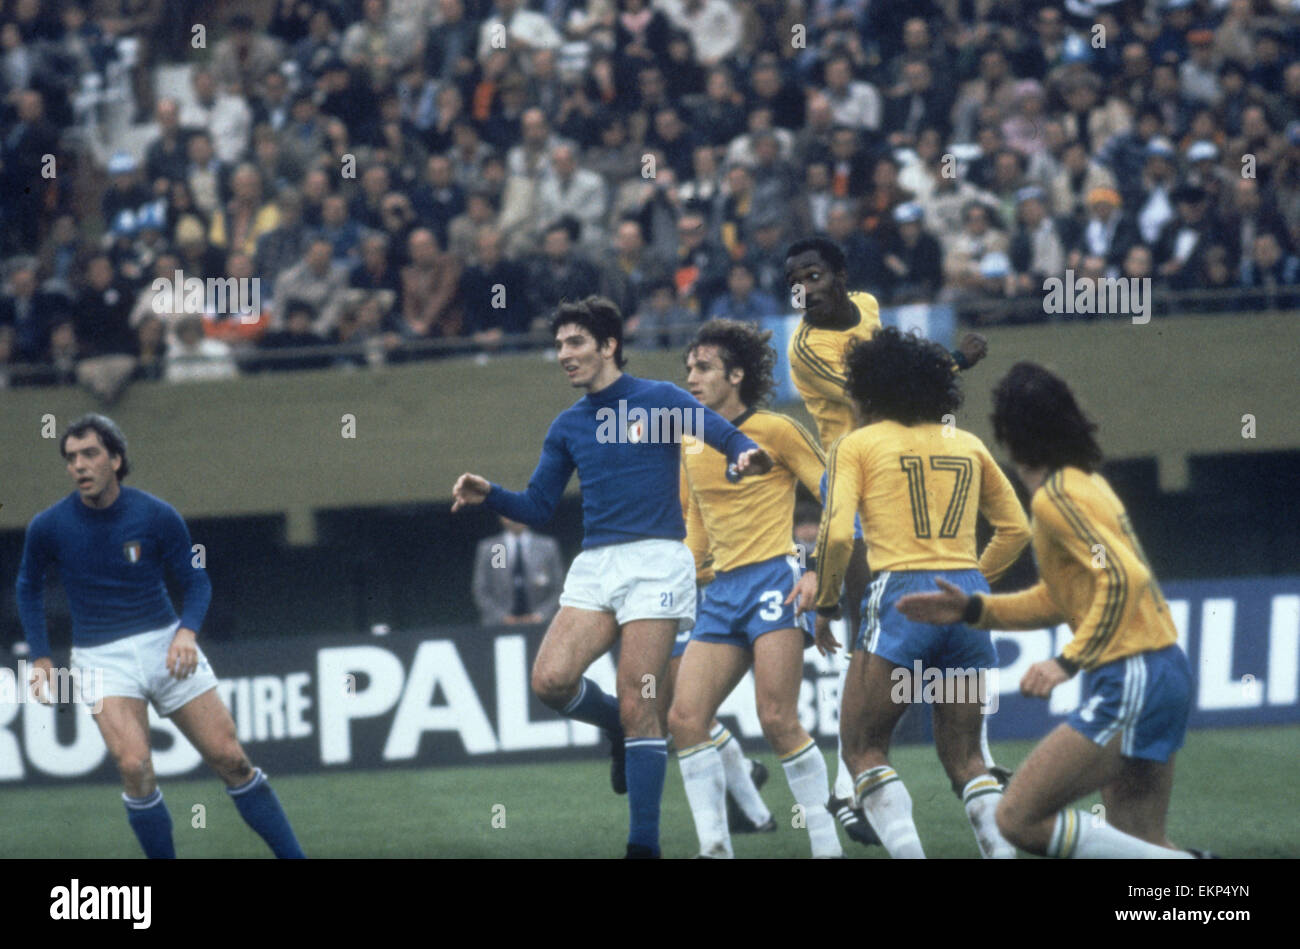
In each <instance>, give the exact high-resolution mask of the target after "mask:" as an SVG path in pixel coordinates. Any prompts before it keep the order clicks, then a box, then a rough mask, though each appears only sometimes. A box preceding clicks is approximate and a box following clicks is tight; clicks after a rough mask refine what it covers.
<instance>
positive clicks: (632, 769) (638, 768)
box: [624, 738, 668, 853]
mask: <svg viewBox="0 0 1300 949" xmlns="http://www.w3.org/2000/svg"><path fill="white" fill-rule="evenodd" d="M625 747H626V751H625V752H624V754H625V755H626V757H627V808H628V811H629V813H630V817H631V822H630V826H629V828H628V833H627V842H628V843H629V844H640V845H641V846H642V847H649V848H650V849H651V850H653V851H654V852H655V853H658V852H659V801H660V799H661V798H662V797H663V795H664V774H665V772H667V770H668V741H667V740H666V739H664V738H629V739H627V743H626V746H625Z"/></svg>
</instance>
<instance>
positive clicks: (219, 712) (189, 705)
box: [170, 689, 305, 859]
mask: <svg viewBox="0 0 1300 949" xmlns="http://www.w3.org/2000/svg"><path fill="white" fill-rule="evenodd" d="M170 717H171V720H172V721H173V722H175V723H176V727H177V728H179V729H180V730H181V733H182V734H183V735H184V736H185V737H186V738H188V739H189V741H190V744H192V745H193V746H194V747H195V749H197V750H198V752H199V754H200V755H202V756H203V760H204V761H205V762H207V764H208V766H209V767H210V768H212V770H213V771H215V772H216V773H217V775H218V776H219V777H220V778H221V780H222V781H224V782H225V784H226V793H227V794H229V795H230V799H231V800H232V801H234V802H235V809H236V810H238V811H239V816H240V817H242V818H243V819H244V822H245V823H246V824H248V826H249V827H251V828H253V830H255V831H256V832H257V834H258V835H259V836H260V837H261V838H262V839H263V840H264V841H266V843H267V846H269V847H270V848H271V852H272V853H274V854H275V855H276V856H277V857H279V858H281V859H302V858H303V857H304V856H305V854H304V853H303V852H302V847H301V846H299V844H298V838H297V837H296V836H294V832H293V827H292V826H290V824H289V818H288V817H286V816H285V813H284V808H283V807H282V806H281V804H280V799H279V797H278V796H277V795H276V793H275V791H274V789H273V788H272V787H271V782H270V780H269V779H268V778H267V776H266V775H265V774H264V773H263V772H262V769H261V768H255V767H253V765H252V764H251V763H250V762H249V760H248V756H247V755H246V754H244V749H243V747H242V746H241V745H240V744H239V739H238V738H237V737H236V736H235V722H234V719H232V718H231V717H230V710H229V709H227V708H226V705H225V703H224V702H222V701H221V698H220V696H218V695H217V690H216V689H209V690H208V691H206V692H204V693H202V694H201V695H199V696H198V697H196V698H193V699H190V701H188V702H186V703H185V704H184V705H182V706H181V707H180V708H178V709H176V710H175V711H174V712H172V713H171V716H170Z"/></svg>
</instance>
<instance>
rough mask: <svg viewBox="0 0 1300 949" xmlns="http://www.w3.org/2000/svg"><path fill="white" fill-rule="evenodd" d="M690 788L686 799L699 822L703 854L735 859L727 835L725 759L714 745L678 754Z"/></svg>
mask: <svg viewBox="0 0 1300 949" xmlns="http://www.w3.org/2000/svg"><path fill="white" fill-rule="evenodd" d="M677 763H678V764H679V765H681V768H682V783H683V784H685V785H686V800H687V802H688V803H689V804H690V805H691V816H692V817H693V818H694V819H695V833H696V836H698V837H699V838H700V853H701V854H704V855H706V856H710V857H731V856H733V854H732V852H731V835H730V834H729V833H728V832H727V779H726V776H725V775H724V774H723V769H722V758H721V756H720V755H719V754H718V749H717V748H715V747H714V746H713V742H709V741H706V742H704V743H702V744H699V745H695V746H693V747H691V748H686V749H683V750H682V751H679V752H678V753H677Z"/></svg>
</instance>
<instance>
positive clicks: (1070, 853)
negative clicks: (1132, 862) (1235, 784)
mask: <svg viewBox="0 0 1300 949" xmlns="http://www.w3.org/2000/svg"><path fill="white" fill-rule="evenodd" d="M1047 856H1049V857H1062V858H1065V859H1073V860H1104V859H1111V858H1114V859H1139V860H1193V859H1195V858H1194V857H1193V856H1192V855H1191V854H1190V853H1188V852H1187V851H1186V850H1171V849H1170V848H1168V847H1161V846H1159V845H1157V844H1149V843H1147V842H1146V841H1145V840H1139V839H1138V838H1137V837H1134V836H1133V835H1132V834H1126V833H1124V831H1122V830H1116V829H1115V828H1114V827H1111V826H1110V824H1107V823H1106V822H1105V821H1103V820H1097V819H1095V818H1094V817H1093V815H1091V814H1085V813H1084V812H1083V811H1076V810H1074V809H1073V808H1068V807H1067V808H1066V809H1065V810H1063V811H1061V812H1060V813H1059V814H1057V815H1056V824H1055V826H1053V828H1052V839H1051V841H1049V842H1048V844H1047Z"/></svg>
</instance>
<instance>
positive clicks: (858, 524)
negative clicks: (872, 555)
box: [821, 471, 862, 540]
mask: <svg viewBox="0 0 1300 949" xmlns="http://www.w3.org/2000/svg"><path fill="white" fill-rule="evenodd" d="M829 480H830V475H828V474H827V473H826V472H825V471H823V472H822V489H821V493H822V496H821V502H822V507H825V506H826V490H827V482H828V481H829ZM853 539H854V540H862V515H860V514H858V513H856V512H854V514H853Z"/></svg>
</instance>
